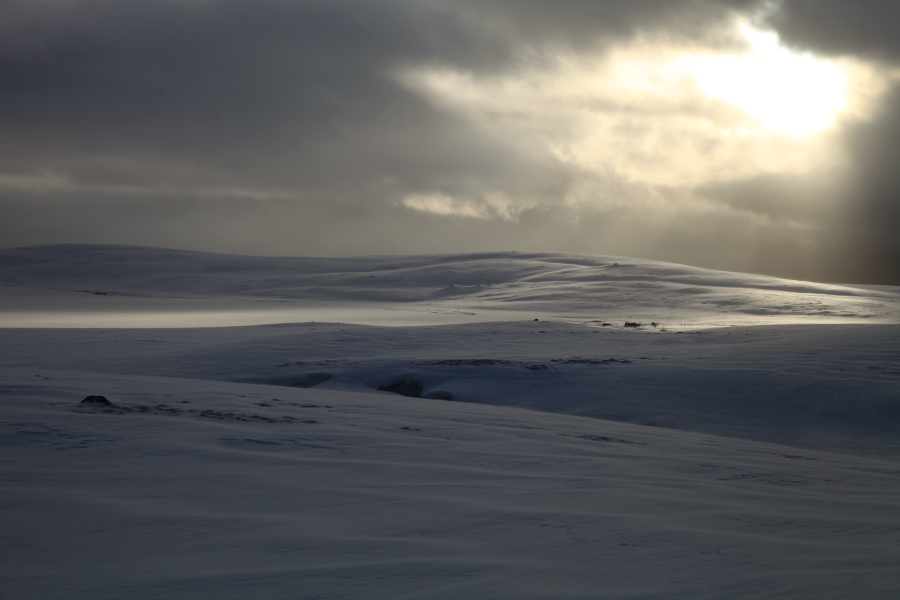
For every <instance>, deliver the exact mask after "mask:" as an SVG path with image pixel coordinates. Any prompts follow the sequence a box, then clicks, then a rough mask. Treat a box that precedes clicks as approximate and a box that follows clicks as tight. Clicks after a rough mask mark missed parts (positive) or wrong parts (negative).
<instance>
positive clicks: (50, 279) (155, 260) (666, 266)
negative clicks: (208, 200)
mask: <svg viewBox="0 0 900 600" xmlns="http://www.w3.org/2000/svg"><path fill="white" fill-rule="evenodd" d="M0 284H3V287H2V288H0V291H2V298H0V302H2V304H0V308H2V309H4V310H5V311H6V312H7V313H8V312H10V311H12V312H17V313H19V314H18V315H17V316H18V319H19V323H18V324H17V323H16V322H15V319H13V318H12V317H11V316H9V315H7V316H6V317H5V320H4V321H3V322H2V323H0V324H2V325H4V326H17V325H18V326H24V325H30V326H35V325H40V323H39V322H38V321H39V319H38V321H35V316H34V315H35V312H40V311H44V312H45V313H46V312H52V311H54V310H59V309H61V308H63V307H64V308H65V309H67V310H75V311H80V312H97V311H100V312H106V313H116V314H122V313H141V312H143V313H159V312H169V313H184V312H200V311H205V312H210V311H211V312H219V313H228V315H229V316H227V317H225V320H223V321H221V322H218V321H216V322H202V323H196V322H193V323H192V322H190V320H187V321H186V322H183V323H182V322H179V321H178V320H177V319H173V320H171V322H170V323H157V322H153V323H152V324H153V325H157V326H159V325H168V326H185V325H204V324H206V325H223V324H259V323H274V322H291V321H293V322H298V321H310V320H326V319H323V318H322V317H321V316H319V314H320V313H319V312H316V310H317V309H318V308H320V307H321V306H322V305H323V304H328V305H329V306H330V308H331V309H332V314H334V315H336V317H337V318H335V319H333V320H341V321H342V322H354V323H364V324H380V323H381V322H388V323H390V324H425V323H435V324H437V323H443V322H461V321H462V322H465V321H491V320H497V321H504V320H519V319H522V318H524V317H528V316H533V317H534V318H542V319H552V320H562V321H566V322H582V323H589V322H597V323H598V324H599V323H601V322H603V321H606V322H613V323H614V324H617V325H622V324H624V322H626V321H631V322H647V323H650V322H657V323H659V324H661V326H664V327H675V328H677V327H682V326H716V325H746V324H774V323H814V322H816V323H822V322H879V323H897V322H900V288H891V287H879V288H866V287H862V286H851V285H830V284H821V283H811V282H803V281H793V280H787V279H780V278H776V277H769V276H764V275H750V274H742V273H730V272H724V271H713V270H708V269H700V268H696V267H689V266H684V265H676V264H672V263H665V262H659V261H652V260H643V259H633V258H622V257H610V256H593V255H581V254H558V253H517V252H499V253H479V254H459V255H427V256H375V257H355V258H289V257H254V256H235V255H224V254H211V253H204V252H188V251H180V250H165V249H158V248H143V247H134V246H101V245H55V246H35V247H28V248H15V249H5V250H0ZM73 295H81V297H80V298H78V299H73V298H72V296H73ZM51 296H64V298H58V302H56V301H53V300H52V299H51ZM36 297H37V300H36V299H35V298H36ZM204 301H205V302H206V304H204ZM210 302H212V303H213V304H212V305H211V304H209V303H210ZM335 310H337V311H338V312H334V311H335ZM389 310H390V311H394V314H390V315H388V313H386V312H385V311H389ZM397 311H401V312H403V313H404V314H403V315H398V314H396V313H397ZM232 313H235V314H232ZM237 313H242V314H237ZM251 315H252V316H251ZM405 320H406V321H408V322H405ZM50 324H51V325H55V326H60V323H59V322H52V323H50ZM141 324H143V325H146V323H140V324H139V325H141ZM94 325H95V326H100V325H107V326H108V325H116V323H111V322H106V323H94ZM70 326H71V325H70ZM119 326H122V325H121V324H119Z"/></svg>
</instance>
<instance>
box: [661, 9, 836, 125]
mask: <svg viewBox="0 0 900 600" xmlns="http://www.w3.org/2000/svg"><path fill="white" fill-rule="evenodd" d="M740 31H741V33H742V35H743V36H744V37H745V38H746V39H747V41H748V42H749V44H750V49H749V51H748V52H745V53H742V54H730V55H716V54H699V55H692V56H684V57H682V58H680V59H679V60H677V61H676V65H678V66H679V67H680V68H682V69H684V71H685V72H687V73H690V74H691V75H693V76H694V77H696V79H697V83H698V85H699V87H700V89H701V90H702V91H703V92H705V93H706V94H708V95H709V96H710V97H712V98H717V99H719V100H722V101H724V102H728V103H729V104H733V105H734V106H737V107H739V108H741V109H743V110H745V111H747V113H749V114H750V115H751V116H752V117H753V118H754V119H756V120H757V121H758V122H759V123H760V124H761V125H762V126H763V127H765V128H766V129H768V130H770V131H772V132H775V133H786V134H790V135H793V136H797V137H802V136H808V135H811V134H814V133H818V132H821V131H825V130H827V129H829V128H830V127H831V126H832V125H833V124H834V121H835V117H836V116H837V115H838V114H839V113H840V112H842V111H843V110H845V109H846V108H847V88H848V86H849V85H850V81H849V77H848V75H847V74H846V72H845V69H842V68H841V66H840V65H838V64H836V63H834V62H828V61H825V60H821V59H817V58H816V57H814V56H812V55H810V54H798V53H795V52H792V51H790V50H788V49H787V48H784V47H782V46H781V45H780V44H779V40H778V35H777V34H776V33H774V32H767V31H759V30H756V29H753V28H751V27H749V26H748V25H746V24H742V25H741V26H740Z"/></svg>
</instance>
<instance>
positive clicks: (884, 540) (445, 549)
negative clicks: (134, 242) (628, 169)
mask: <svg viewBox="0 0 900 600" xmlns="http://www.w3.org/2000/svg"><path fill="white" fill-rule="evenodd" d="M0 282H2V283H3V287H0V307H2V309H3V310H2V314H0V318H2V319H3V321H2V322H3V323H4V324H6V325H8V326H15V327H13V328H8V329H0V445H2V447H3V453H2V455H0V477H2V480H3V485H2V488H0V489H2V491H0V522H2V523H3V525H2V528H3V536H2V540H3V544H2V546H0V597H2V598H6V597H9V598H20V597H21V598H66V599H69V598H75V599H78V598H84V599H106V598H109V599H112V598H197V597H210V598H260V597H264V598H292V599H294V598H392V599H393V598H460V597H471V598H554V599H555V598H725V597H727V598H760V597H783V598H810V597H814V598H848V597H859V598H885V599H887V598H896V597H898V596H900V577H898V571H897V548H898V544H900V324H898V323H897V322H898V319H897V315H898V309H897V306H898V303H897V302H898V297H900V294H898V290H896V289H894V288H859V287H852V286H831V285H821V284H812V283H804V282H790V281H784V280H777V279H773V278H768V277H759V276H751V275H741V274H733V273H718V272H712V271H704V270H701V269H693V268H690V267H682V266H678V265H667V264H663V263H654V262H651V261H639V260H633V259H622V258H609V259H607V258H604V257H591V256H574V255H549V254H547V255H519V254H517V253H506V254H493V255H478V256H474V255H467V256H444V257H405V258H404V257H400V258H397V257H383V258H380V257H375V258H360V259H289V258H284V259H271V258H254V257H228V256H220V255H210V254H199V253H188V252H176V251H168V250H155V249H144V248H127V247H126V248H123V247H81V246H70V247H59V246H57V247H43V248H27V249H19V250H4V251H0ZM272 307H276V308H272ZM310 314H315V315H316V316H317V317H319V318H317V319H315V320H316V321H318V322H315V323H313V322H310V321H312V320H313V319H302V318H300V317H304V316H306V317H308V316H309V315H310ZM329 315H332V318H328V316H329ZM337 316H340V317H341V318H337ZM280 319H286V320H287V321H293V322H285V323H283V324H269V325H258V326H253V327H243V326H242V327H235V326H232V327H213V326H211V325H221V324H222V323H223V322H228V320H234V321H235V322H236V323H238V324H245V323H250V322H271V321H273V320H280ZM535 319H537V321H536V320H535ZM329 321H330V322H329ZM336 321H342V322H340V323H337V322H336ZM351 321H352V324H350V323H351ZM85 322H87V324H94V325H97V327H94V328H90V327H86V326H85ZM147 323H156V324H160V325H166V326H167V327H165V328H158V327H157V328H148V327H142V328H135V327H128V325H138V324H144V325H146V324H147ZM36 324H43V325H48V324H57V325H61V326H63V328H52V327H42V328H34V327H33V326H34V325H36ZM698 324H704V325H705V326H703V327H700V326H698ZM23 325H31V326H32V328H27V327H23ZM188 325H195V326H196V325H205V327H195V328H189V327H187V326H188ZM388 325H390V326H388ZM98 396H102V397H103V399H104V400H105V401H100V400H98V399H97V397H98ZM89 397H92V398H93V399H92V400H91V401H88V402H83V400H85V399H87V398H89ZM525 409H529V410H525Z"/></svg>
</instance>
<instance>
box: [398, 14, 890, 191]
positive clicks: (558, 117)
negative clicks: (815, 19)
mask: <svg viewBox="0 0 900 600" xmlns="http://www.w3.org/2000/svg"><path fill="white" fill-rule="evenodd" d="M732 33H733V37H734V44H733V47H734V48H739V50H735V51H730V52H722V51H718V52H713V51H711V50H710V49H708V48H701V47H688V46H686V45H684V43H681V45H679V46H675V45H672V42H664V41H660V40H651V39H638V40H636V41H634V42H631V43H629V44H627V45H624V46H621V47H617V48H614V49H612V50H610V51H608V52H605V53H604V54H602V55H588V54H574V53H559V52H550V51H548V52H547V53H545V54H544V55H542V56H541V57H540V59H539V60H533V61H523V66H520V67H519V68H518V69H516V70H513V71H509V72H506V73H503V74H500V75H482V74H477V73H475V72H467V71H462V70H454V69H449V68H434V67H427V68H412V69H406V70H404V71H402V72H400V73H399V74H398V79H399V80H400V81H401V82H402V83H403V84H404V85H406V86H407V87H408V88H410V89H413V90H415V91H416V92H418V93H420V94H422V95H423V96H425V97H426V98H428V99H429V100H430V101H431V102H432V103H434V104H435V105H436V106H439V107H441V108H442V109H444V110H448V111H451V112H454V113H457V114H461V115H464V116H465V117H466V118H467V119H468V120H469V121H470V122H472V123H473V124H475V125H477V126H478V127H480V128H481V129H482V130H484V131H486V132H488V133H489V134H490V135H491V136H492V137H494V138H495V139H501V140H506V141H507V142H509V143H510V144H512V145H515V146H524V145H538V146H542V147H543V148H545V149H547V150H549V151H550V152H551V153H552V154H553V155H555V156H556V157H557V158H558V159H559V160H560V161H562V162H563V163H567V164H571V165H573V166H575V167H577V168H578V169H579V170H582V171H586V172H598V173H609V172H614V173H616V174H617V176H619V177H622V178H624V179H626V180H629V181H633V182H638V183H642V184H649V185H655V186H685V185H687V186H692V185H699V184H703V183H706V182H710V181H728V180H740V179H746V178H751V177H755V176H759V175H772V174H777V175H793V174H803V173H809V172H811V171H814V170H817V169H822V168H831V167H837V166H841V165H843V164H844V163H845V162H846V158H845V154H844V151H843V148H842V146H841V144H840V142H839V138H838V137H837V136H836V135H835V130H836V128H835V127H834V125H835V124H836V123H837V121H838V119H839V118H840V116H841V114H842V113H845V112H851V113H852V114H854V115H855V116H864V114H865V112H866V110H867V107H868V106H869V105H871V104H872V102H871V100H873V99H874V98H876V97H877V95H878V94H879V93H880V91H882V90H883V89H885V85H884V81H882V80H879V78H878V76H877V73H876V72H875V71H874V70H873V69H872V68H870V67H867V66H866V65H865V64H863V63H860V62H853V63H851V62H849V61H843V62H837V61H831V62H829V61H826V60H824V59H820V58H816V57H814V56H812V55H809V54H800V53H794V52H792V51H791V50H789V49H787V48H785V47H783V46H781V45H780V43H779V40H778V38H777V36H776V35H775V34H773V33H768V32H763V31H759V30H756V29H753V28H751V27H749V26H748V25H746V24H742V23H735V25H734V30H733V32H732Z"/></svg>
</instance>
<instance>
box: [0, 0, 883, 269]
mask: <svg viewBox="0 0 900 600" xmlns="http://www.w3.org/2000/svg"><path fill="white" fill-rule="evenodd" d="M898 24H900V8H898V7H897V4H896V3H895V2H890V1H883V2H865V3H849V2H843V1H839V0H818V1H814V0H807V1H799V0H798V1H793V2H791V1H785V2H754V1H740V0H735V1H724V0H723V1H718V2H716V1H712V0H710V1H696V0H684V1H675V2H658V1H653V2H651V1H640V0H638V1H634V0H632V1H628V2H625V1H596V2H583V1H575V0H572V1H556V2H537V1H511V0H508V1H504V0H481V1H478V2H469V1H467V0H454V1H449V0H384V1H381V2H367V1H363V0H346V1H335V0H329V1H287V0H254V1H253V2H250V1H237V0H232V1H226V0H221V1H216V0H169V1H157V2H140V1H135V2H128V3H122V2H111V1H97V0H81V1H78V0H28V1H24V0H23V1H10V2H5V3H3V4H2V5H0V83H2V85H0V215H2V219H0V223H2V225H0V234H2V236H3V240H4V244H5V245H8V246H14V245H28V244H38V243H58V242H97V243H130V244H146V245H157V246H170V247H179V248H190V249H203V250H212V251H224V252H241V253H255V254H305V255H325V254H344V255H346V254H363V253H365V254H370V253H380V254H388V253H423V252H426V253H432V252H466V251H479V250H545V251H565V252H569V251H571V252H591V253H606V254H622V255H633V256H640V257H647V258H656V259H661V260H669V261H674V262H685V263H689V264H694V265H698V266H707V267H713V268H722V269H731V270H742V271H756V272H766V273H771V274H775V275H782V276H789V277H796V278H805V279H818V280H830V281H846V282H867V283H891V284H900V236H897V235H896V232H897V231H900V174H898V173H900V169H898V168H897V167H896V156H897V152H898V149H900V101H898V100H900V98H898V96H900V38H898V37H897V36H896V35H895V30H896V26H897V25H898Z"/></svg>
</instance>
